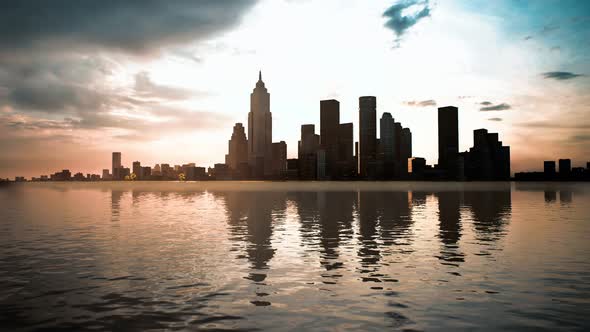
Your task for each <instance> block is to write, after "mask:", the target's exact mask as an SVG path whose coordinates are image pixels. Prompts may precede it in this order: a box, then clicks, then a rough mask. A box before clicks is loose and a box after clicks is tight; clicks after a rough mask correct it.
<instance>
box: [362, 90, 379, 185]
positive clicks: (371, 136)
mask: <svg viewBox="0 0 590 332" xmlns="http://www.w3.org/2000/svg"><path fill="white" fill-rule="evenodd" d="M376 157H377V98H375V97H373V96H364V97H360V98H359V158H358V159H359V161H358V172H359V174H360V176H362V177H366V176H367V166H368V164H369V162H370V161H373V160H375V159H376Z"/></svg>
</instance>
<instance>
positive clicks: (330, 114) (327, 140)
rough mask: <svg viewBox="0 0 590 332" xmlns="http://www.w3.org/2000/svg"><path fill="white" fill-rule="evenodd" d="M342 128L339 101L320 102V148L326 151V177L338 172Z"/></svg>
mask: <svg viewBox="0 0 590 332" xmlns="http://www.w3.org/2000/svg"><path fill="white" fill-rule="evenodd" d="M339 127H340V102H338V100H334V99H330V100H321V101H320V146H321V148H322V149H323V150H325V151H326V160H325V161H326V165H327V167H326V175H327V176H328V177H331V176H333V175H335V174H334V173H335V172H336V162H337V160H338V132H339Z"/></svg>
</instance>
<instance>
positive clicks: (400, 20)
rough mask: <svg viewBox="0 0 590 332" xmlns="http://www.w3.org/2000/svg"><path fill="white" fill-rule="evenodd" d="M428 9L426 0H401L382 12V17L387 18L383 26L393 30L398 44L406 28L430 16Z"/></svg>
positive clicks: (428, 5)
mask: <svg viewBox="0 0 590 332" xmlns="http://www.w3.org/2000/svg"><path fill="white" fill-rule="evenodd" d="M430 11H431V9H430V4H429V2H428V0H423V1H420V0H402V1H399V2H397V3H396V4H394V5H393V6H391V7H389V8H388V9H387V10H386V11H385V12H384V13H383V17H386V18H387V22H385V26H386V27H387V28H389V29H391V30H393V32H395V35H396V43H398V44H399V42H400V40H401V38H402V36H403V35H404V34H405V33H406V32H407V31H408V29H410V28H411V27H413V26H414V25H416V24H417V23H418V22H419V21H420V20H421V19H423V18H425V17H428V16H430Z"/></svg>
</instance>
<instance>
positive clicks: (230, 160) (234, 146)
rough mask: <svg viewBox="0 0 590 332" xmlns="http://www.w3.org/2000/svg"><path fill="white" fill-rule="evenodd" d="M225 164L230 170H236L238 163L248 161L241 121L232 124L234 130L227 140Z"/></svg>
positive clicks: (246, 144)
mask: <svg viewBox="0 0 590 332" xmlns="http://www.w3.org/2000/svg"><path fill="white" fill-rule="evenodd" d="M228 146H229V147H228V157H227V164H228V166H229V168H230V170H232V171H236V170H237V169H238V167H239V166H240V164H242V163H247V162H248V140H247V139H246V132H245V130H244V126H243V125H242V124H241V123H236V124H235V125H234V131H233V133H232V135H231V139H230V140H229V142H228Z"/></svg>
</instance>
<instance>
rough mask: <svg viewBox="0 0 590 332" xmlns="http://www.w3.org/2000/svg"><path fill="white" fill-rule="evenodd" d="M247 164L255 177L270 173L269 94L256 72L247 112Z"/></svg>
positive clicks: (270, 127) (260, 73) (270, 128)
mask: <svg viewBox="0 0 590 332" xmlns="http://www.w3.org/2000/svg"><path fill="white" fill-rule="evenodd" d="M248 164H249V165H250V168H251V169H252V172H253V175H254V177H256V178H264V177H265V176H270V175H272V114H271V112H270V94H269V93H268V91H267V89H266V87H265V86H264V82H263V81H262V72H259V73H258V82H256V87H255V88H254V91H252V94H251V95H250V113H248Z"/></svg>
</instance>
